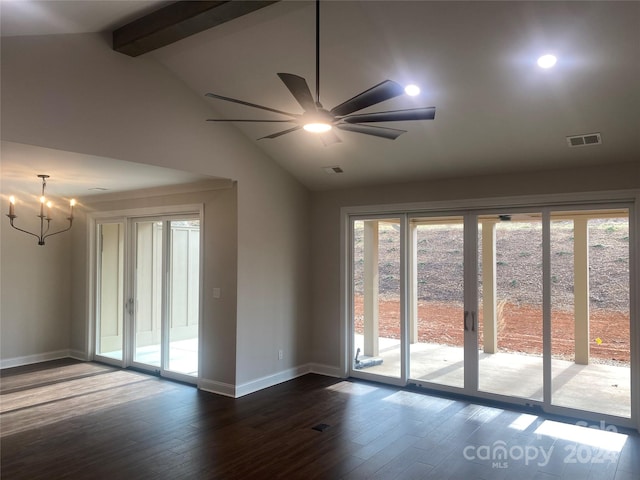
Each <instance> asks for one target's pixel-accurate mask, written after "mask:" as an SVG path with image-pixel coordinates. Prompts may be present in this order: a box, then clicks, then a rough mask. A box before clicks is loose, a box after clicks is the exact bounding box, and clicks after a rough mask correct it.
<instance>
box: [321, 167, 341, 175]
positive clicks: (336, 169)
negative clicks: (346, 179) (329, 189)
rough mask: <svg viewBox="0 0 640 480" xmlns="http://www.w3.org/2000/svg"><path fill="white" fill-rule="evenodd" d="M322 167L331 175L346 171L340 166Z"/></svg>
mask: <svg viewBox="0 0 640 480" xmlns="http://www.w3.org/2000/svg"><path fill="white" fill-rule="evenodd" d="M322 169H323V170H324V171H325V172H326V173H327V174H329V175H334V174H336V173H344V170H342V168H340V167H337V166H336V167H322Z"/></svg>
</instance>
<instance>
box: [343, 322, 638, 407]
mask: <svg viewBox="0 0 640 480" xmlns="http://www.w3.org/2000/svg"><path fill="white" fill-rule="evenodd" d="M355 337H356V338H355V348H358V347H360V349H361V350H363V339H362V336H361V335H356V336H355ZM379 342H380V343H379V345H380V352H379V355H378V357H379V358H382V359H383V363H382V365H377V366H373V367H369V368H366V369H363V370H362V371H365V372H367V373H373V374H377V375H383V376H390V377H399V376H400V341H399V340H396V339H389V338H380V339H379ZM410 350H411V357H410V375H409V378H410V379H411V380H414V381H418V382H417V383H420V382H419V381H420V380H422V381H424V382H425V384H426V383H427V382H429V383H434V384H442V385H448V386H454V387H462V386H463V384H464V383H463V382H464V377H463V375H464V371H463V349H462V348H459V347H451V346H447V345H439V344H431V343H414V344H412V345H411V347H410ZM479 362H480V365H479V390H480V391H483V392H489V393H496V394H500V395H507V396H513V397H519V398H527V399H532V400H536V401H542V400H543V377H542V375H543V373H542V372H543V370H542V357H541V356H535V355H525V354H517V353H495V354H486V353H483V352H479ZM551 370H552V377H553V380H552V382H553V385H552V388H553V391H552V404H553V405H556V406H562V407H569V408H574V409H579V410H586V411H589V412H596V413H602V414H607V415H615V416H620V417H625V418H629V417H630V416H631V369H630V367H629V366H626V367H625V366H614V365H603V364H595V363H591V364H589V365H578V364H575V363H574V362H571V361H566V360H558V359H552V366H551Z"/></svg>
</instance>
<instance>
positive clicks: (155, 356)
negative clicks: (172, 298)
mask: <svg viewBox="0 0 640 480" xmlns="http://www.w3.org/2000/svg"><path fill="white" fill-rule="evenodd" d="M135 249H136V250H135V255H136V270H135V286H134V289H135V300H134V302H135V322H134V324H135V348H134V361H136V362H139V363H143V364H146V365H151V366H154V367H160V366H161V360H162V357H161V332H162V222H157V221H142V222H136V223H135Z"/></svg>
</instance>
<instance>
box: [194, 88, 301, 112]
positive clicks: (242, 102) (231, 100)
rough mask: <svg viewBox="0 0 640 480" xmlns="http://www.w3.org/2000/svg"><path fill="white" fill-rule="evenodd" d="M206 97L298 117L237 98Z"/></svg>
mask: <svg viewBox="0 0 640 480" xmlns="http://www.w3.org/2000/svg"><path fill="white" fill-rule="evenodd" d="M205 97H211V98H217V99H218V100H225V101H227V102H233V103H239V104H240V105H246V106H247V107H254V108H259V109H261V110H266V111H268V112H275V113H281V114H282V115H288V116H290V117H296V116H297V115H296V114H294V113H289V112H283V111H282V110H276V109H275V108H269V107H265V106H263V105H258V104H256V103H250V102H245V101H244V100H238V99H237V98H231V97H224V96H222V95H218V94H216V93H205Z"/></svg>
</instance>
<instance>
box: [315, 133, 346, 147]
mask: <svg viewBox="0 0 640 480" xmlns="http://www.w3.org/2000/svg"><path fill="white" fill-rule="evenodd" d="M320 140H322V144H323V145H324V146H325V147H328V146H329V145H333V144H334V143H342V140H340V137H339V136H338V135H336V132H334V131H333V130H329V131H328V132H325V133H321V134H320Z"/></svg>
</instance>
